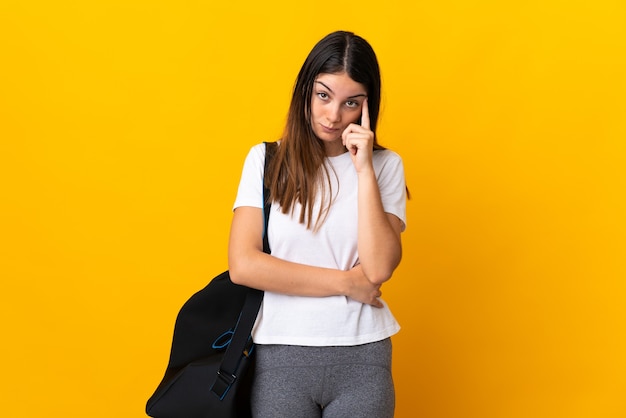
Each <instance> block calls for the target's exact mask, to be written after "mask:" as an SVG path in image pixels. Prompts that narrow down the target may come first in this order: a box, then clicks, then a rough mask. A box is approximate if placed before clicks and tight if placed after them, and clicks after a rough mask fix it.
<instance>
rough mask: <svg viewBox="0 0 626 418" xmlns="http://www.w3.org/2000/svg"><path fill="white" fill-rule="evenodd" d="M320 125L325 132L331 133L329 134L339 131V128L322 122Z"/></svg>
mask: <svg viewBox="0 0 626 418" xmlns="http://www.w3.org/2000/svg"><path fill="white" fill-rule="evenodd" d="M320 126H321V127H322V130H323V131H324V132H326V133H329V134H332V133H335V132H337V131H339V128H329V127H327V126H324V125H322V124H320Z"/></svg>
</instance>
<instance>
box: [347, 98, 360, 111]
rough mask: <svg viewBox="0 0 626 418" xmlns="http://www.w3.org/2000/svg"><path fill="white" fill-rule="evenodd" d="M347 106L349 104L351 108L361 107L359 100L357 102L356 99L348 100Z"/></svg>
mask: <svg viewBox="0 0 626 418" xmlns="http://www.w3.org/2000/svg"><path fill="white" fill-rule="evenodd" d="M346 106H348V107H350V108H353V109H354V108H356V107H359V102H355V101H353V100H348V101H347V102H346Z"/></svg>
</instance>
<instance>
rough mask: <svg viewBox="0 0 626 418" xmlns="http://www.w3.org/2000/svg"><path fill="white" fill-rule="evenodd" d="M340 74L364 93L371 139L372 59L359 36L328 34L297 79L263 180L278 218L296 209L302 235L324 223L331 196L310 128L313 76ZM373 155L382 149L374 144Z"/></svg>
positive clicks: (375, 102)
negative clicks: (298, 207)
mask: <svg viewBox="0 0 626 418" xmlns="http://www.w3.org/2000/svg"><path fill="white" fill-rule="evenodd" d="M342 72H345V73H346V74H348V76H349V77H350V78H351V79H353V80H354V81H356V82H357V83H361V84H362V85H363V86H364V87H365V89H366V92H367V104H368V110H369V115H370V129H371V130H372V131H373V132H374V133H376V125H377V122H378V114H379V111H380V88H381V82H380V69H379V66H378V60H377V58H376V54H375V53H374V50H373V49H372V47H371V46H370V44H369V43H368V42H367V41H366V40H365V39H363V38H361V37H360V36H357V35H355V34H354V33H352V32H344V31H338V32H333V33H331V34H329V35H327V36H326V37H324V38H323V39H322V40H321V41H319V42H318V43H317V44H316V45H315V46H314V47H313V49H312V50H311V52H310V53H309V55H308V57H307V58H306V60H305V62H304V64H303V65H302V68H301V69H300V72H299V73H298V77H297V78H296V83H295V86H294V89H293V94H292V97H291V105H290V106H289V113H288V116H287V124H286V126H285V130H284V133H283V136H282V138H281V141H280V146H279V147H278V149H277V151H276V156H275V157H274V158H273V159H272V162H271V163H270V166H269V167H268V172H267V173H266V175H265V181H266V184H267V186H268V188H269V190H270V198H271V199H272V201H274V202H278V203H279V204H280V207H281V208H282V212H283V213H288V212H292V213H293V211H294V209H295V205H296V203H300V204H301V205H302V210H301V212H300V215H299V222H300V223H302V224H306V227H307V228H308V229H312V228H313V229H317V227H319V225H321V223H322V222H323V221H324V218H325V214H326V213H327V212H328V209H329V207H330V203H331V202H330V201H328V200H327V196H331V195H332V193H330V194H329V193H326V188H327V187H328V189H330V188H331V182H330V176H329V172H328V169H327V168H326V166H325V165H324V158H325V157H326V152H325V148H324V144H323V142H322V141H321V140H320V139H319V138H317V137H316V136H315V134H314V132H313V128H312V127H311V99H312V95H313V85H314V82H315V79H316V77H317V76H318V75H319V74H338V73H342ZM374 138H376V136H374ZM374 149H375V150H377V149H384V148H383V147H382V146H380V145H379V144H378V143H377V141H376V139H374ZM317 196H321V199H322V201H321V206H320V210H319V212H318V213H317V214H314V213H313V210H314V208H313V206H314V202H315V198H316V197H317ZM314 215H315V216H314Z"/></svg>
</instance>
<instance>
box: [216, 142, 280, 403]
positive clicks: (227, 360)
mask: <svg viewBox="0 0 626 418" xmlns="http://www.w3.org/2000/svg"><path fill="white" fill-rule="evenodd" d="M275 148H276V143H275V142H265V168H264V172H263V218H264V226H263V252H265V253H268V254H270V252H271V251H270V245H269V240H268V237H267V225H268V222H269V218H270V209H271V206H272V202H271V200H270V193H269V189H268V188H267V185H266V182H265V173H266V172H267V167H268V165H269V162H270V160H271V159H272V157H273V155H274V151H275ZM262 301H263V291H262V290H258V289H252V288H249V289H248V294H247V295H246V300H245V302H244V304H243V308H242V310H241V314H240V315H239V320H238V321H237V325H236V326H235V332H234V334H233V336H232V339H231V341H230V344H229V345H228V348H227V349H226V353H225V354H224V359H223V360H222V364H221V365H220V368H219V370H218V371H217V376H216V377H215V382H214V383H213V385H212V386H211V391H212V392H213V393H215V394H216V395H217V396H218V397H219V398H220V400H222V399H224V397H225V396H226V394H227V393H228V390H229V389H230V388H231V387H232V385H233V384H234V383H235V381H236V380H237V377H238V376H237V374H236V373H237V368H238V367H239V362H240V361H241V358H242V355H243V356H246V357H247V356H249V355H250V353H251V352H252V347H253V343H252V337H251V335H250V334H251V333H252V327H253V326H254V322H255V321H256V317H257V314H258V313H259V309H260V308H261V302H262Z"/></svg>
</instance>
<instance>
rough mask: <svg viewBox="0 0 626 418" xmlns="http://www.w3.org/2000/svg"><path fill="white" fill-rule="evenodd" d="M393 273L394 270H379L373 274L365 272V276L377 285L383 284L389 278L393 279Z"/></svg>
mask: <svg viewBox="0 0 626 418" xmlns="http://www.w3.org/2000/svg"><path fill="white" fill-rule="evenodd" d="M392 274H393V270H391V271H377V272H375V273H373V274H367V273H365V277H367V280H369V281H370V283H372V284H375V285H381V284H383V283H385V282H386V281H387V280H389V279H391V276H392Z"/></svg>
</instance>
